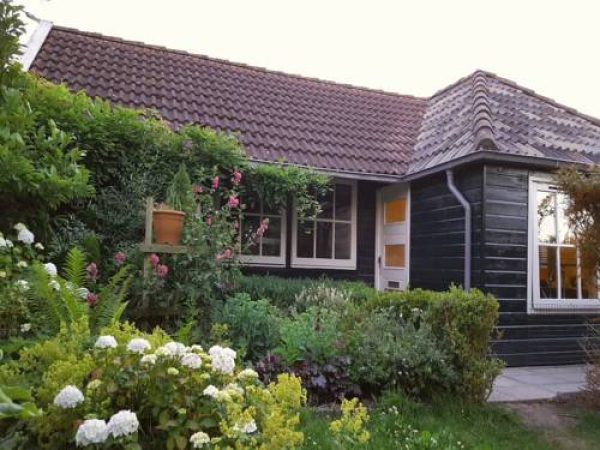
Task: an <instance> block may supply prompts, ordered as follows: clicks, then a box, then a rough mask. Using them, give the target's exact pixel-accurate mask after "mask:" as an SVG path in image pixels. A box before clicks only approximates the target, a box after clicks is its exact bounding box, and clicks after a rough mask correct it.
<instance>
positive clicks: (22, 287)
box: [15, 280, 29, 292]
mask: <svg viewBox="0 0 600 450" xmlns="http://www.w3.org/2000/svg"><path fill="white" fill-rule="evenodd" d="M15 285H16V286H17V288H19V290H20V291H21V292H27V291H28V290H29V283H28V282H27V281H25V280H17V281H16V282H15Z"/></svg>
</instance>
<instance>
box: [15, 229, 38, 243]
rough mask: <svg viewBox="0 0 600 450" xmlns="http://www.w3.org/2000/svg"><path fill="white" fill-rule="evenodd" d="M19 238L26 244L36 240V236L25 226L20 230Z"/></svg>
mask: <svg viewBox="0 0 600 450" xmlns="http://www.w3.org/2000/svg"><path fill="white" fill-rule="evenodd" d="M17 239H18V240H19V241H21V242H22V243H23V244H26V245H31V244H33V243H34V242H35V236H34V235H33V233H32V232H31V231H29V230H28V229H27V228H23V229H22V230H21V231H19V234H18V235H17Z"/></svg>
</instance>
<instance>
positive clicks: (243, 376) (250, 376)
mask: <svg viewBox="0 0 600 450" xmlns="http://www.w3.org/2000/svg"><path fill="white" fill-rule="evenodd" d="M238 378H239V379H240V380H242V381H249V380H256V379H258V373H256V371H255V370H252V369H244V370H242V371H241V372H240V373H239V374H238Z"/></svg>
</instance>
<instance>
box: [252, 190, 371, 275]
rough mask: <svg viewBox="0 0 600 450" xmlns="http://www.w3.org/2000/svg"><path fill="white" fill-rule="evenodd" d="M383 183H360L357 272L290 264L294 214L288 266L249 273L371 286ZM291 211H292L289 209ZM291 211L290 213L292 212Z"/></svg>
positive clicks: (257, 268) (266, 268) (289, 217)
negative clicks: (363, 283) (320, 279)
mask: <svg viewBox="0 0 600 450" xmlns="http://www.w3.org/2000/svg"><path fill="white" fill-rule="evenodd" d="M380 186H381V184H379V183H376V182H372V181H359V182H358V183H357V208H358V211H357V224H356V226H357V239H356V245H357V249H356V270H325V269H300V268H294V267H291V265H290V255H291V245H292V240H291V234H290V233H291V229H292V227H291V214H288V227H287V229H288V236H287V242H286V255H287V262H286V266H285V267H277V268H268V267H247V268H245V270H244V271H245V272H246V273H262V274H270V275H278V276H282V277H295V278H297V277H311V278H318V277H322V276H327V277H329V278H335V279H345V280H360V281H364V282H365V283H367V284H369V285H373V284H374V281H375V234H376V230H375V218H376V204H377V201H376V200H377V198H376V195H377V188H378V187H380ZM288 210H289V208H288ZM288 212H290V211H288Z"/></svg>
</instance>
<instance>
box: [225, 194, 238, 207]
mask: <svg viewBox="0 0 600 450" xmlns="http://www.w3.org/2000/svg"><path fill="white" fill-rule="evenodd" d="M239 204H240V199H239V198H237V197H236V196H235V195H230V196H229V201H228V202H227V206H229V207H230V208H232V209H233V208H237V207H238V206H239Z"/></svg>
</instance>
